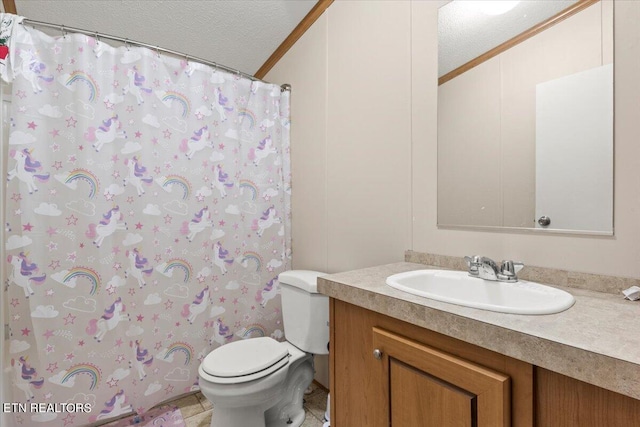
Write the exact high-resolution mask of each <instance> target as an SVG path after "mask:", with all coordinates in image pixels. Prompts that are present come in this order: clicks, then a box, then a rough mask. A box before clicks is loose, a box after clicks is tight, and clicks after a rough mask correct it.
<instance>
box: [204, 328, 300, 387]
mask: <svg viewBox="0 0 640 427" xmlns="http://www.w3.org/2000/svg"><path fill="white" fill-rule="evenodd" d="M288 356H289V350H288V349H287V347H286V346H285V345H282V343H280V342H278V341H276V340H274V339H273V338H269V337H260V338H251V339H247V340H243V341H235V342H232V343H229V344H226V345H223V346H221V347H218V348H217V349H215V350H213V351H212V352H211V353H209V354H208V355H207V357H205V358H204V360H203V361H202V370H203V371H204V372H206V373H207V374H209V375H212V376H214V377H221V378H236V379H238V377H246V378H249V377H251V379H255V378H256V375H252V374H256V373H258V372H260V373H262V375H259V376H257V377H263V376H266V375H268V374H270V373H271V372H273V371H275V370H277V369H279V368H280V367H282V366H283V365H284V364H286V363H287V361H288V359H287V357H288ZM247 380H248V379H247Z"/></svg>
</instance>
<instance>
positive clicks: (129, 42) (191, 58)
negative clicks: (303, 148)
mask: <svg viewBox="0 0 640 427" xmlns="http://www.w3.org/2000/svg"><path fill="white" fill-rule="evenodd" d="M21 24H23V25H38V26H41V27H46V28H55V29H58V30H60V31H61V32H62V34H63V35H66V34H67V32H68V31H71V32H74V33H81V34H85V35H88V36H94V37H95V38H96V40H97V41H100V39H101V38H103V39H109V40H115V41H118V42H122V43H124V45H125V46H128V45H136V46H141V47H146V48H148V49H151V50H155V51H156V52H163V53H168V54H170V55H175V56H179V57H183V58H185V60H186V61H187V62H189V61H195V62H199V63H201V64H205V65H209V66H211V67H213V68H215V69H220V70H224V71H227V72H229V73H232V74H237V75H239V76H243V77H246V78H248V79H249V80H252V81H254V82H255V81H257V82H262V83H267V84H271V83H269V82H267V81H265V80H262V79H259V78H257V77H254V76H252V75H251V74H247V73H243V72H242V71H240V70H236V69H234V68H231V67H227V66H225V65H222V64H218V63H217V62H212V61H208V60H206V59H202V58H198V57H196V56H191V55H187V54H186V53H182V52H177V51H175V50H170V49H165V48H162V47H158V46H153V45H150V44H148V43H142V42H139V41H135V40H129V39H127V38H122V37H117V36H112V35H109V34H103V33H99V32H97V31H88V30H83V29H82V28H75V27H66V26H64V25H58V24H51V23H49V22H42V21H34V20H33V19H28V18H24V19H23V20H22V22H21ZM280 90H281V91H282V92H284V91H290V90H291V85H289V84H286V83H285V84H283V85H282V86H280Z"/></svg>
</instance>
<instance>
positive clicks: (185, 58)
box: [184, 54, 189, 65]
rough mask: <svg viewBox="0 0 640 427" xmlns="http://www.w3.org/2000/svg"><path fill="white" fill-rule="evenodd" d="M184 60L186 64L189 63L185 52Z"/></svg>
mask: <svg viewBox="0 0 640 427" xmlns="http://www.w3.org/2000/svg"><path fill="white" fill-rule="evenodd" d="M184 60H185V62H186V63H187V65H189V55H187V54H185V55H184Z"/></svg>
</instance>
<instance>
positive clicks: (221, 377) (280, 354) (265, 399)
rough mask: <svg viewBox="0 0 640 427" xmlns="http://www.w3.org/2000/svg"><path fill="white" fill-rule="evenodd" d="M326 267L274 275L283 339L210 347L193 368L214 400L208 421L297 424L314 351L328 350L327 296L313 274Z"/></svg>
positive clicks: (215, 425)
mask: <svg viewBox="0 0 640 427" xmlns="http://www.w3.org/2000/svg"><path fill="white" fill-rule="evenodd" d="M324 274H326V273H319V272H317V271H308V270H291V271H285V272H283V273H281V274H280V275H279V277H278V280H279V282H280V288H281V295H282V317H283V322H284V332H285V337H286V339H287V341H284V342H278V341H276V340H274V339H272V338H269V337H262V338H253V339H247V340H243V341H235V342H232V343H229V344H226V345H223V346H221V347H218V348H216V349H215V350H213V351H212V352H211V353H209V354H208V355H207V356H206V357H205V358H204V360H203V361H202V363H201V364H200V368H199V369H198V373H199V375H200V380H199V384H200V390H201V391H202V394H204V395H205V396H206V397H207V399H209V401H210V402H211V403H212V404H213V417H212V419H211V427H298V426H300V425H301V424H302V423H303V421H304V417H305V413H304V409H303V407H302V399H303V395H304V391H305V390H306V389H307V387H309V385H310V384H311V381H312V380H313V374H314V371H313V355H314V354H328V348H327V344H328V343H329V298H327V297H326V296H324V295H320V294H319V293H318V291H317V287H316V279H317V278H318V276H323V275H324Z"/></svg>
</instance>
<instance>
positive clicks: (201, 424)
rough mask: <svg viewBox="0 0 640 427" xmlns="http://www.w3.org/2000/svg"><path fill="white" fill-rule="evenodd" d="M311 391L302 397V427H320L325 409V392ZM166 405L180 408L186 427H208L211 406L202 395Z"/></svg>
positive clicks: (184, 398) (312, 386) (183, 398)
mask: <svg viewBox="0 0 640 427" xmlns="http://www.w3.org/2000/svg"><path fill="white" fill-rule="evenodd" d="M311 390H312V392H311V394H307V395H305V397H304V399H305V404H304V409H305V412H306V414H307V417H306V418H305V420H304V423H302V427H322V424H324V423H323V421H322V419H323V418H324V411H325V409H326V408H327V392H326V391H325V390H324V389H322V388H320V387H318V386H317V385H316V384H311ZM168 404H175V405H176V406H178V407H179V408H180V412H182V416H183V417H184V419H185V421H186V424H187V427H209V423H211V411H212V406H211V403H210V402H209V401H208V400H207V399H206V398H205V397H204V396H203V395H202V393H200V392H198V393H196V394H192V395H189V396H185V397H182V398H180V399H177V400H174V401H172V402H168Z"/></svg>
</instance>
